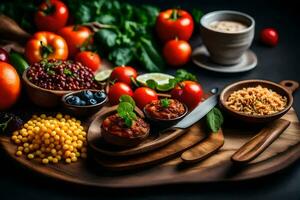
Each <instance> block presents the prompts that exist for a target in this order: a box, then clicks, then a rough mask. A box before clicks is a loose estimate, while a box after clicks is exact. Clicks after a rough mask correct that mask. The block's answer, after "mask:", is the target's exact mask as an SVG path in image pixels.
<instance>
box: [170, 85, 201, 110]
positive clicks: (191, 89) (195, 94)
mask: <svg viewBox="0 0 300 200" xmlns="http://www.w3.org/2000/svg"><path fill="white" fill-rule="evenodd" d="M171 95H172V98H174V99H177V100H179V101H181V102H183V103H184V104H186V105H187V106H188V107H189V109H190V110H192V109H194V108H195V107H196V106H197V105H198V104H199V103H200V102H201V99H202V95H203V90H202V87H201V85H200V84H199V83H196V82H194V81H183V82H180V83H179V84H177V86H176V87H175V88H174V89H173V90H172V91H171Z"/></svg>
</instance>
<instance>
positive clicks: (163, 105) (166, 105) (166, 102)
mask: <svg viewBox="0 0 300 200" xmlns="http://www.w3.org/2000/svg"><path fill="white" fill-rule="evenodd" d="M160 103H161V105H162V107H164V108H167V107H169V105H170V100H169V99H168V98H164V99H161V100H160Z"/></svg>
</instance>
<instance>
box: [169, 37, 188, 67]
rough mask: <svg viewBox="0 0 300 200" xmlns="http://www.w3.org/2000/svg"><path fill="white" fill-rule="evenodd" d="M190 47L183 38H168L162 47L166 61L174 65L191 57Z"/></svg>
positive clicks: (180, 64) (182, 63) (181, 63)
mask: <svg viewBox="0 0 300 200" xmlns="http://www.w3.org/2000/svg"><path fill="white" fill-rule="evenodd" d="M191 54H192V48H191V46H190V45H189V43H188V42H186V41H184V40H170V41H169V42H167V43H166V44H165V46H164V49H163V55H164V58H165V60H166V62H167V63H168V64H169V65H171V66H174V67H179V66H182V65H184V64H186V63H187V62H188V61H189V60H190V57H191Z"/></svg>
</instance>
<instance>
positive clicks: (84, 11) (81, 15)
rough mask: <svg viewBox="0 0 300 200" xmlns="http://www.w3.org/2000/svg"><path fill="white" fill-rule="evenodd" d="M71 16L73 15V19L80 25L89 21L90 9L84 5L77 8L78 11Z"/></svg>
mask: <svg viewBox="0 0 300 200" xmlns="http://www.w3.org/2000/svg"><path fill="white" fill-rule="evenodd" d="M73 14H74V15H75V18H76V19H77V20H78V21H79V22H80V24H83V23H87V22H89V21H91V12H90V9H89V8H88V7H87V6H85V5H81V6H79V8H78V10H77V11H76V12H75V13H73Z"/></svg>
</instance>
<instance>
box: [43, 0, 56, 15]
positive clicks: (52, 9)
mask: <svg viewBox="0 0 300 200" xmlns="http://www.w3.org/2000/svg"><path fill="white" fill-rule="evenodd" d="M46 5H47V7H46V9H44V10H42V12H43V13H44V14H45V15H51V14H53V13H54V12H55V10H56V7H55V6H54V5H53V4H52V3H51V1H50V0H46Z"/></svg>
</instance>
